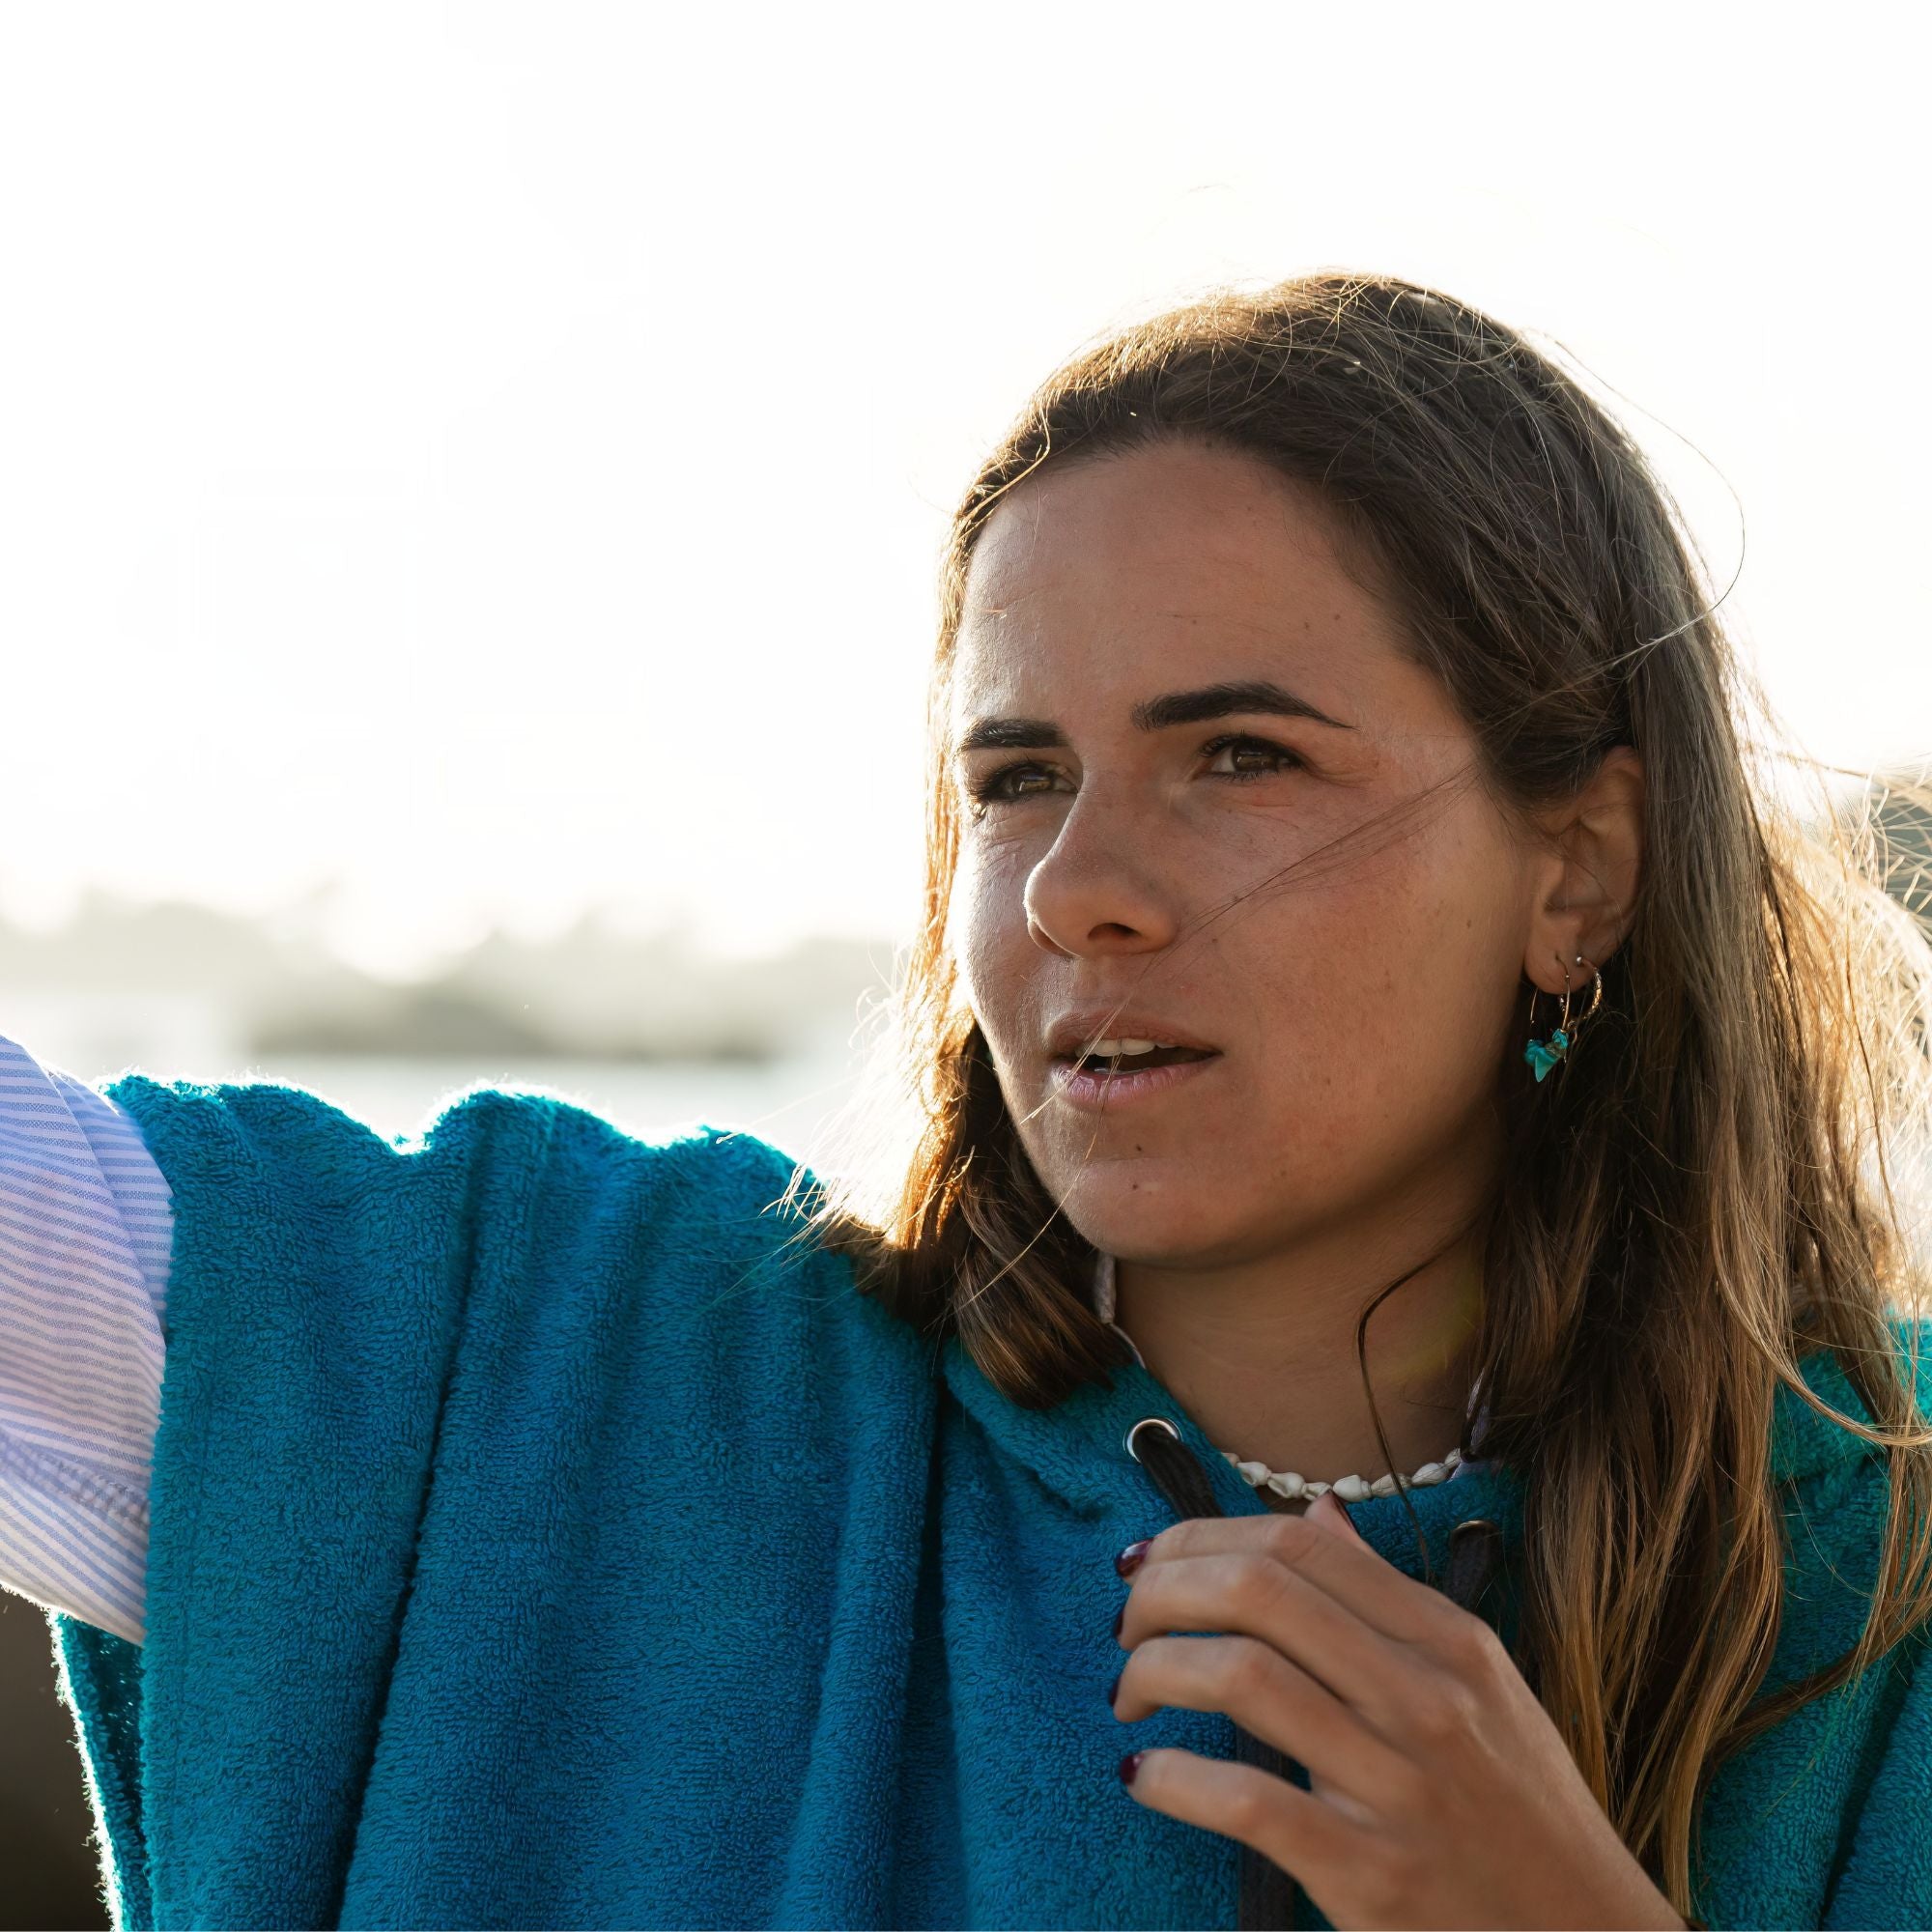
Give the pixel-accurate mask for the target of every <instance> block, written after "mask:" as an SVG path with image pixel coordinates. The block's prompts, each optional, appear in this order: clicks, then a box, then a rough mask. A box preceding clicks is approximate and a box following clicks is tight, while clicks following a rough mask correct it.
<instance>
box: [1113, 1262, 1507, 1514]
mask: <svg viewBox="0 0 1932 1932" xmlns="http://www.w3.org/2000/svg"><path fill="white" fill-rule="evenodd" d="M1094 1314H1095V1315H1097V1316H1098V1317H1099V1318H1100V1320H1101V1321H1104V1322H1105V1323H1106V1324H1107V1326H1108V1327H1109V1328H1111V1329H1113V1331H1114V1333H1115V1334H1116V1335H1118V1336H1119V1337H1120V1338H1121V1340H1122V1341H1123V1342H1124V1343H1125V1344H1126V1345H1127V1347H1128V1348H1129V1349H1133V1351H1134V1360H1135V1361H1137V1362H1139V1363H1140V1365H1141V1367H1142V1368H1144V1369H1145V1368H1147V1363H1146V1361H1145V1360H1143V1359H1142V1356H1141V1351H1140V1350H1139V1349H1137V1348H1135V1347H1134V1338H1133V1337H1132V1336H1131V1335H1129V1334H1128V1333H1127V1331H1126V1330H1125V1329H1124V1328H1122V1326H1120V1324H1119V1323H1118V1322H1117V1321H1115V1320H1114V1258H1113V1256H1112V1255H1110V1254H1106V1253H1102V1254H1101V1255H1100V1256H1099V1259H1098V1260H1097V1261H1096V1262H1095V1264H1094ZM1150 1373H1151V1371H1150ZM1469 1405H1470V1406H1471V1407H1472V1408H1473V1407H1474V1406H1475V1392H1474V1391H1473V1390H1472V1391H1471V1392H1470V1397H1469ZM1481 1427H1482V1425H1481V1423H1480V1422H1479V1423H1478V1424H1477V1429H1478V1432H1479V1433H1480V1430H1481ZM1219 1453H1220V1454H1221V1455H1223V1456H1225V1457H1226V1458H1227V1459H1228V1461H1229V1462H1231V1463H1234V1465H1235V1467H1236V1469H1237V1470H1238V1471H1239V1472H1240V1476H1241V1480H1242V1481H1243V1482H1244V1483H1246V1484H1247V1485H1248V1487H1249V1488H1250V1489H1253V1490H1266V1491H1267V1492H1269V1493H1270V1494H1272V1495H1277V1496H1281V1497H1284V1498H1286V1499H1287V1500H1288V1501H1289V1502H1300V1501H1306V1502H1313V1501H1314V1500H1315V1498H1316V1497H1317V1496H1319V1495H1321V1494H1322V1493H1323V1492H1325V1491H1328V1490H1333V1491H1334V1492H1335V1493H1336V1495H1338V1496H1339V1497H1340V1498H1341V1499H1342V1501H1344V1502H1345V1503H1364V1502H1367V1501H1368V1499H1369V1498H1370V1497H1371V1496H1392V1495H1394V1493H1395V1492H1396V1479H1395V1477H1394V1476H1393V1475H1387V1476H1378V1477H1377V1478H1376V1479H1375V1481H1374V1482H1373V1483H1372V1482H1370V1481H1369V1480H1368V1479H1367V1478H1366V1477H1364V1476H1338V1477H1337V1478H1336V1479H1335V1481H1334V1482H1332V1483H1311V1482H1309V1481H1308V1480H1307V1478H1306V1477H1304V1476H1301V1475H1298V1474H1296V1472H1295V1471H1294V1470H1293V1469H1270V1468H1269V1467H1268V1465H1267V1464H1266V1463H1247V1462H1243V1461H1242V1460H1241V1459H1240V1457H1238V1456H1236V1454H1235V1452H1234V1451H1233V1450H1232V1449H1222V1450H1220V1451H1219ZM1462 1463H1463V1452H1462V1450H1460V1449H1452V1450H1450V1452H1449V1453H1448V1455H1446V1456H1445V1457H1443V1459H1442V1460H1441V1462H1439V1463H1423V1465H1422V1467H1421V1468H1419V1469H1418V1470H1417V1471H1416V1472H1415V1474H1414V1475H1412V1476H1409V1477H1407V1478H1406V1487H1408V1488H1411V1489H1414V1488H1427V1487H1428V1486H1429V1485H1430V1484H1431V1483H1446V1482H1447V1481H1448V1480H1449V1479H1450V1478H1451V1477H1452V1476H1453V1475H1455V1473H1456V1471H1457V1470H1458V1469H1459V1468H1460V1467H1461V1466H1462Z"/></svg>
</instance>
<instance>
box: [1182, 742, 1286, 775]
mask: <svg viewBox="0 0 1932 1932" xmlns="http://www.w3.org/2000/svg"><path fill="white" fill-rule="evenodd" d="M1202 750H1203V751H1206V752H1212V753H1215V754H1216V755H1217V756H1218V755H1219V754H1220V753H1222V752H1232V753H1234V756H1235V761H1236V770H1234V771H1230V772H1220V773H1217V774H1216V776H1217V777H1220V778H1226V779H1235V780H1237V781H1239V780H1246V779H1265V778H1272V777H1273V776H1274V774H1275V773H1276V772H1277V771H1281V770H1283V769H1285V768H1287V767H1290V766H1298V765H1299V764H1300V763H1301V760H1300V759H1299V758H1298V757H1296V756H1295V754H1294V753H1293V752H1291V751H1290V750H1289V749H1288V747H1287V746H1286V745H1275V744H1270V743H1269V741H1268V740H1267V739H1265V738H1241V737H1233V738H1216V739H1215V740H1214V741H1213V742H1212V743H1211V744H1208V745H1204V746H1203V747H1202ZM1243 758H1260V759H1263V760H1264V764H1263V767H1262V769H1261V770H1260V771H1254V770H1248V771H1243V770H1240V769H1239V765H1240V761H1241V760H1242V759H1243Z"/></svg>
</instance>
